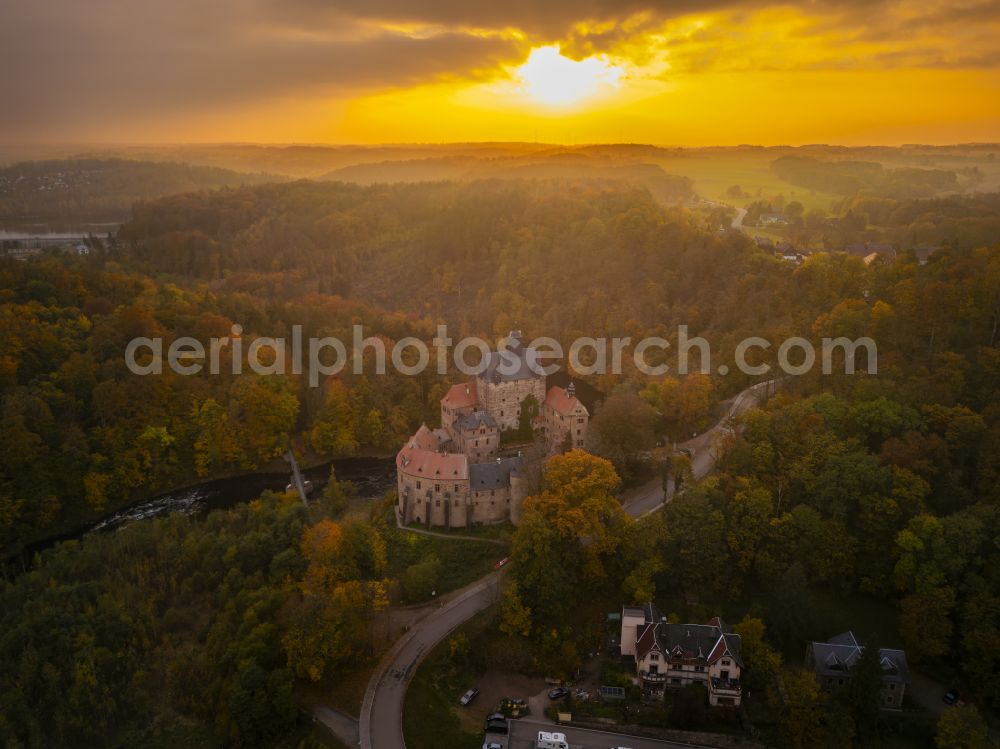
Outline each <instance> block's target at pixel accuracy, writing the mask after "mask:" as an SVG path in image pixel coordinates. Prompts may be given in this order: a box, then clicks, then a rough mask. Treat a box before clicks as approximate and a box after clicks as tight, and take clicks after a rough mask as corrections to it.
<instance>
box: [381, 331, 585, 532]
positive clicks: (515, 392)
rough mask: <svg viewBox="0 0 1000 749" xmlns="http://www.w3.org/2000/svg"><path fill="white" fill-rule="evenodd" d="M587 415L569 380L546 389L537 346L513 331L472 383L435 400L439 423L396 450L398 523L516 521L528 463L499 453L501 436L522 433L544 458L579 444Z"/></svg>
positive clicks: (424, 428)
mask: <svg viewBox="0 0 1000 749" xmlns="http://www.w3.org/2000/svg"><path fill="white" fill-rule="evenodd" d="M589 421H590V414H589V413H588V411H587V408H586V407H585V406H584V405H583V403H581V402H580V401H579V400H578V399H577V397H576V392H575V388H574V386H573V384H572V383H570V384H569V386H568V387H566V388H561V387H558V386H553V387H550V388H546V382H545V374H544V372H543V369H542V365H541V363H540V361H539V355H538V353H537V351H536V350H535V349H533V348H531V347H528V346H525V345H524V341H523V337H522V336H521V333H520V331H516V330H515V331H511V333H510V334H509V335H508V337H507V339H506V341H505V346H504V347H503V348H502V350H500V351H493V352H490V354H489V356H488V357H487V359H486V361H485V362H484V367H483V369H482V372H481V373H480V374H479V375H477V376H476V377H475V378H474V379H473V380H472V381H470V382H465V383H459V384H457V385H453V386H452V387H451V388H450V389H449V390H448V392H447V393H446V394H445V396H444V397H443V398H442V399H441V427H440V428H439V429H433V430H432V429H430V428H429V427H427V426H426V425H422V426H421V427H420V429H418V430H417V432H416V433H415V434H414V435H413V436H412V437H411V438H410V439H409V440H407V442H406V444H405V445H404V446H403V448H402V449H401V450H400V451H399V453H397V455H396V491H397V505H396V512H397V515H398V517H399V520H400V522H402V523H405V524H409V523H425V524H427V525H429V526H439V527H445V528H467V527H469V526H471V525H473V524H477V523H484V524H489V523H501V522H504V521H507V520H510V522H512V523H514V524H517V523H518V522H519V521H520V519H521V509H522V504H523V502H524V499H525V497H526V495H527V491H528V490H527V477H526V471H527V466H526V465H525V458H524V457H523V456H522V455H521V454H520V453H519V452H516V450H515V454H511V455H504V454H503V451H502V449H501V441H502V438H503V435H504V433H507V434H517V435H521V436H523V433H524V432H525V430H527V432H528V433H529V439H530V438H531V437H534V438H536V440H537V441H539V442H540V443H541V447H542V448H543V450H544V452H545V453H546V454H548V455H555V454H557V453H560V452H565V451H566V450H570V449H582V448H583V447H584V444H585V440H586V435H587V426H588V423H589Z"/></svg>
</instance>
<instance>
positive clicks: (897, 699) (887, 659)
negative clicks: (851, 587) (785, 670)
mask: <svg viewBox="0 0 1000 749" xmlns="http://www.w3.org/2000/svg"><path fill="white" fill-rule="evenodd" d="M864 649H865V647H864V645H862V644H861V643H860V641H859V640H858V638H857V637H855V635H854V633H853V632H851V631H847V632H842V633H841V634H839V635H837V636H836V637H831V638H830V639H829V641H827V642H810V643H809V644H808V645H807V646H806V665H807V666H808V667H809V668H811V669H812V670H813V671H814V672H815V674H816V681H817V682H818V683H819V686H820V689H822V690H823V691H825V692H836V691H837V690H839V689H840V688H841V687H843V686H844V685H845V684H847V682H848V681H850V679H851V669H852V668H853V667H854V665H855V664H856V663H857V662H858V659H859V658H860V657H861V653H862V652H864ZM878 657H879V666H880V668H881V669H882V676H881V679H882V689H881V691H880V693H879V707H881V708H883V709H886V710H899V709H900V708H901V706H902V704H903V693H904V692H905V691H906V685H907V684H909V683H910V669H909V666H908V664H907V662H906V653H905V652H903V651H902V650H894V649H892V648H881V649H879V651H878Z"/></svg>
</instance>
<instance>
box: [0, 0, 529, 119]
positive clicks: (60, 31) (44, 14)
mask: <svg viewBox="0 0 1000 749" xmlns="http://www.w3.org/2000/svg"><path fill="white" fill-rule="evenodd" d="M268 10H269V8H267V7H266V6H257V7H254V6H252V5H249V4H247V3H238V2H235V0H223V1H222V2H219V1H218V0H217V1H216V2H212V3H208V2H191V1H190V0H176V1H175V2H169V1H168V0H154V1H153V2H149V1H147V2H143V3H137V2H118V1H117V0H94V1H92V2H87V3H82V2H78V1H77V0H45V1H44V2H38V3H33V4H31V5H29V4H27V3H23V2H17V3H14V2H12V1H11V0H0V17H2V18H3V19H4V23H3V24H0V69H2V70H4V71H5V73H4V75H3V76H0V102H3V106H2V107H0V139H23V138H30V137H32V136H35V135H39V134H41V133H44V132H46V131H49V130H53V131H55V130H58V131H60V132H63V133H66V134H67V135H68V136H69V137H72V132H73V130H74V128H86V126H87V125H90V124H92V123H94V122H100V121H107V120H109V119H114V118H117V119H119V120H120V119H122V118H124V119H126V120H130V119H135V120H142V119H145V120H148V119H149V118H151V117H157V116H159V117H163V116H168V115H176V114H184V113H189V112H192V111H203V110H207V109H216V108H225V107H226V106H228V105H232V104H240V103H247V102H254V101H261V100H267V99H268V98H271V97H276V96H282V95H295V94H298V93H302V92H303V91H316V92H327V93H331V94H333V93H337V92H341V93H342V92H345V91H348V90H365V91H371V90H378V89H382V88H388V87H394V86H405V85H409V84H414V83H419V82H424V81H428V80H433V79H435V78H437V77H440V76H448V75H456V74H464V75H474V74H475V71H476V70H477V69H483V68H487V67H495V66H496V65H497V64H499V63H500V62H508V61H514V60H516V59H520V57H522V56H523V50H521V49H520V44H519V43H518V42H515V41H512V40H510V39H504V38H501V37H500V36H489V35H486V36H483V35H472V34H468V33H462V32H460V31H448V30H443V31H441V32H440V33H434V34H432V35H429V36H421V37H415V36H409V35H405V34H402V33H394V32H391V31H385V30H379V29H377V28H371V27H366V26H363V25H358V24H357V22H355V21H352V20H350V19H345V18H340V19H333V18H331V19H330V21H329V23H328V24H326V25H324V26H316V25H313V26H311V27H307V26H299V27H296V26H290V25H279V24H278V23H276V19H275V18H273V17H271V16H269V15H267V14H266V13H263V12H262V11H268Z"/></svg>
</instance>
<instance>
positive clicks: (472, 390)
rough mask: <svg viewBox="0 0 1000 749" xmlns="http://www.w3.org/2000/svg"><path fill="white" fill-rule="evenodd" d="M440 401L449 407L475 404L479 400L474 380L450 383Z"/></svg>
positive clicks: (464, 406)
mask: <svg viewBox="0 0 1000 749" xmlns="http://www.w3.org/2000/svg"><path fill="white" fill-rule="evenodd" d="M441 402H442V403H443V404H445V405H447V406H450V407H451V408H468V407H470V406H475V405H476V404H477V403H478V402H479V397H478V396H477V394H476V383H475V381H474V380H473V381H472V382H460V383H458V384H457V385H452V386H451V388H449V390H448V392H447V393H445V396H444V398H442V399H441Z"/></svg>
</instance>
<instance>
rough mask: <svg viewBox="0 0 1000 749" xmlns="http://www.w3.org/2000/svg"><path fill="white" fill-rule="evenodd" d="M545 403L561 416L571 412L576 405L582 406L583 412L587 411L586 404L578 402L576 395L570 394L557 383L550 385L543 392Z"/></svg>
mask: <svg viewBox="0 0 1000 749" xmlns="http://www.w3.org/2000/svg"><path fill="white" fill-rule="evenodd" d="M545 405H546V406H548V407H549V408H551V409H552V410H554V411H555V412H556V413H561V414H562V415H563V416H569V415H570V414H572V413H573V412H574V411H575V410H576V409H577V406H579V407H580V408H582V409H583V412H584V413H586V412H587V408H586V406H584V405H583V404H582V403H580V401H579V400H577V398H576V396H573V395H570V394H569V393H567V392H566V390H565V389H563V388H561V387H559V386H558V385H553V386H552V387H550V388H549V392H548V393H546V394H545Z"/></svg>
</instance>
